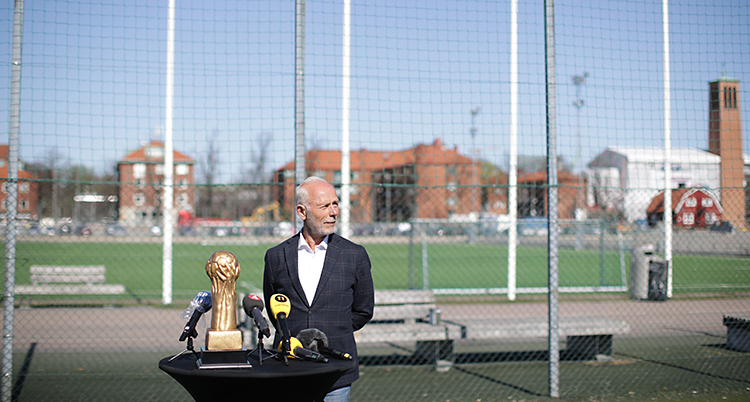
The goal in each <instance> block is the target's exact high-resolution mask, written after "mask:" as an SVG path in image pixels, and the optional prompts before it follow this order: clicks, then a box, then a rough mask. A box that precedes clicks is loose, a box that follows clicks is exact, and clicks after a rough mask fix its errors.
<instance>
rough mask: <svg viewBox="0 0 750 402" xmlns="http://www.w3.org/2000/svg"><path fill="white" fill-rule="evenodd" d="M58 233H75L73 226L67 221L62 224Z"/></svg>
mask: <svg viewBox="0 0 750 402" xmlns="http://www.w3.org/2000/svg"><path fill="white" fill-rule="evenodd" d="M57 233H59V234H61V235H69V234H73V228H72V227H71V226H70V225H68V224H67V223H66V224H64V225H61V226H60V228H59V229H58V230H57Z"/></svg>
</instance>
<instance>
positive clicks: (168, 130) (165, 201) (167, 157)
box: [161, 0, 175, 304]
mask: <svg viewBox="0 0 750 402" xmlns="http://www.w3.org/2000/svg"><path fill="white" fill-rule="evenodd" d="M174 9H175V0H169V11H168V12H169V18H168V22H167V91H166V92H167V94H166V107H165V112H166V115H165V124H164V129H165V130H164V131H165V138H164V192H163V193H162V202H161V205H162V236H163V238H162V242H163V245H162V246H163V247H162V296H161V299H162V301H161V302H162V304H172V232H173V226H174V225H173V224H172V220H173V218H172V205H173V203H174V197H173V192H174V188H173V183H172V182H173V181H174V145H173V143H172V120H173V116H174V113H173V109H174Z"/></svg>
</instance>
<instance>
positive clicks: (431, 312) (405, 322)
mask: <svg viewBox="0 0 750 402" xmlns="http://www.w3.org/2000/svg"><path fill="white" fill-rule="evenodd" d="M354 339H355V340H356V341H357V344H367V343H398V342H416V345H417V347H416V352H415V355H416V356H418V357H420V358H424V359H427V360H428V361H431V362H435V361H437V362H440V361H442V360H450V359H451V357H452V355H453V340H451V339H450V338H449V334H448V328H446V326H445V325H442V323H441V322H440V309H439V308H438V307H437V303H436V301H435V295H434V294H433V293H432V291H431V290H377V291H375V309H374V310H373V317H372V320H370V322H368V323H367V325H365V326H364V328H362V329H360V330H359V331H357V332H355V333H354Z"/></svg>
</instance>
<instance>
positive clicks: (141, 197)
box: [133, 193, 146, 207]
mask: <svg viewBox="0 0 750 402" xmlns="http://www.w3.org/2000/svg"><path fill="white" fill-rule="evenodd" d="M145 203H146V195H145V194H143V193H135V194H133V205H135V206H136V207H141V206H143V204H145Z"/></svg>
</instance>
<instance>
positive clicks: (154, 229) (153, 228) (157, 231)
mask: <svg viewBox="0 0 750 402" xmlns="http://www.w3.org/2000/svg"><path fill="white" fill-rule="evenodd" d="M148 232H149V233H151V236H161V227H159V225H154V226H151V228H150V229H149V230H148Z"/></svg>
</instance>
